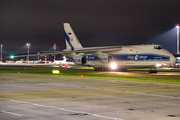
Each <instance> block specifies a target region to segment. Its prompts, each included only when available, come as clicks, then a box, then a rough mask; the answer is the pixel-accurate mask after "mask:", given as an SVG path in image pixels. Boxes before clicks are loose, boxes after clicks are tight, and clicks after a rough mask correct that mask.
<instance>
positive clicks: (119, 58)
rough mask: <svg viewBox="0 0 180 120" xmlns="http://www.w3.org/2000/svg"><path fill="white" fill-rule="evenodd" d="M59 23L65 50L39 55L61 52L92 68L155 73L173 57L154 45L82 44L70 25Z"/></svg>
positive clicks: (169, 62) (173, 60) (76, 63)
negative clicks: (63, 34)
mask: <svg viewBox="0 0 180 120" xmlns="http://www.w3.org/2000/svg"><path fill="white" fill-rule="evenodd" d="M63 26H64V32H65V43H66V49H65V50H63V51H54V52H50V53H42V54H41V56H42V55H45V54H46V55H47V54H50V55H56V54H62V55H65V56H68V57H69V58H71V59H72V60H73V62H74V64H75V65H83V66H89V67H93V68H94V70H95V71H109V70H122V71H124V70H126V69H129V68H149V69H150V70H149V73H157V70H156V68H158V67H162V66H171V65H172V64H173V63H174V62H175V60H176V59H175V57H174V56H173V55H172V54H171V53H170V52H168V51H167V50H165V49H163V48H162V47H161V46H160V45H158V44H150V45H124V46H102V47H82V45H81V43H80V41H79V40H78V38H77V36H76V34H75V33H74V31H73V29H72V28H71V26H70V24H69V23H63Z"/></svg>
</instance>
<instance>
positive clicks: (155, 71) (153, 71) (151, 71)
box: [149, 68, 157, 73]
mask: <svg viewBox="0 0 180 120" xmlns="http://www.w3.org/2000/svg"><path fill="white" fill-rule="evenodd" d="M149 73H157V70H156V68H155V69H154V70H152V69H150V70H149Z"/></svg>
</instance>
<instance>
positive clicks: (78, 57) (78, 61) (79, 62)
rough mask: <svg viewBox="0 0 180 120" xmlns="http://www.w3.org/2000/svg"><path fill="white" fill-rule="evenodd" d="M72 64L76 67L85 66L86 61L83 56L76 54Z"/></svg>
mask: <svg viewBox="0 0 180 120" xmlns="http://www.w3.org/2000/svg"><path fill="white" fill-rule="evenodd" d="M73 62H74V63H75V64H77V65H85V64H87V62H88V60H87V58H86V57H85V56H82V55H79V54H78V55H75V56H74V58H73Z"/></svg>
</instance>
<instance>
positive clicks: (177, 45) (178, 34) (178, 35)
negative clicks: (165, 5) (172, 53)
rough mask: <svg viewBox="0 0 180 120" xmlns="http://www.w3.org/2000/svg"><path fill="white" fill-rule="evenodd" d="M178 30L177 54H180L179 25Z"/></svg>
mask: <svg viewBox="0 0 180 120" xmlns="http://www.w3.org/2000/svg"><path fill="white" fill-rule="evenodd" d="M176 28H177V54H179V24H177V26H176Z"/></svg>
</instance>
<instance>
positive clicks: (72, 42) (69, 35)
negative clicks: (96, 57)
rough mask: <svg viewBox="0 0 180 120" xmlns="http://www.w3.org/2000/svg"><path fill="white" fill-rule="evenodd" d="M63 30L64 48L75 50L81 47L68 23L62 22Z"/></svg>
mask: <svg viewBox="0 0 180 120" xmlns="http://www.w3.org/2000/svg"><path fill="white" fill-rule="evenodd" d="M63 25H64V32H65V41H66V49H69V50H72V51H73V50H75V49H76V48H82V45H81V43H80V42H79V40H78V38H77V37H76V34H75V33H74V31H73V30H72V28H71V26H70V24H69V23H64V24H63Z"/></svg>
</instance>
